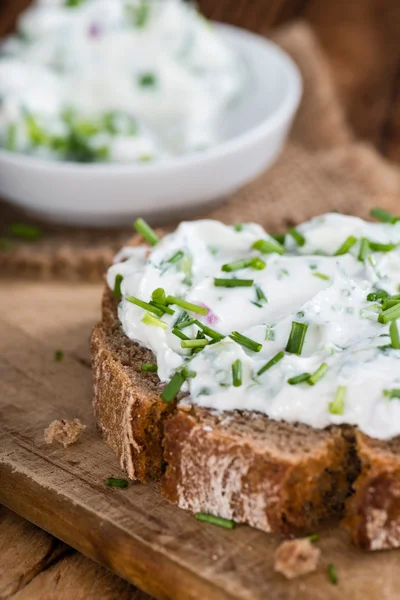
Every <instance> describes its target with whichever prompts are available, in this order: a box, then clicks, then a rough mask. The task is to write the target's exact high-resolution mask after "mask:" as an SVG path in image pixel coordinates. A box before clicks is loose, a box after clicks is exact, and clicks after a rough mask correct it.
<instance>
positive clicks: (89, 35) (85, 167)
mask: <svg viewBox="0 0 400 600" xmlns="http://www.w3.org/2000/svg"><path fill="white" fill-rule="evenodd" d="M300 96H301V80H300V76H299V73H298V71H297V69H296V67H295V65H294V64H293V63H292V61H291V60H290V59H289V58H288V57H287V56H286V55H285V54H284V53H283V52H282V51H281V50H279V49H278V48H277V47H276V46H275V45H274V44H272V43H271V42H268V41H267V40H264V39H263V38H260V37H258V36H256V35H254V34H251V33H248V32H245V31H242V30H240V29H237V28H233V27H229V26H225V25H216V24H215V25H214V24H212V23H209V22H207V21H206V20H205V19H204V18H203V17H202V16H201V15H199V14H198V12H197V11H196V9H195V8H194V7H193V6H192V5H191V4H189V3H184V2H182V1H181V0H118V1H116V0H38V1H37V2H36V3H34V4H33V5H32V6H31V7H30V8H29V9H28V10H27V11H25V13H23V14H22V15H21V16H20V18H19V22H18V27H17V33H16V34H15V35H13V36H11V37H9V38H7V39H6V40H5V41H4V42H3V43H2V45H1V46H0V194H1V196H3V197H5V198H7V199H9V200H10V201H13V202H15V203H16V204H18V205H20V206H21V207H23V208H25V209H27V210H29V211H31V212H34V213H36V214H38V215H41V216H44V217H47V218H50V219H52V220H55V221H61V222H69V223H72V224H78V223H82V224H87V225H103V224H106V225H112V224H119V223H123V222H126V219H127V218H130V217H133V216H134V215H135V214H138V213H140V214H145V215H146V216H150V217H151V216H152V215H153V218H158V219H159V220H160V219H162V217H163V215H166V214H168V215H170V214H171V211H176V212H177V211H179V213H181V211H182V209H184V210H186V211H190V210H191V209H192V208H194V207H196V206H198V205H199V204H201V203H206V202H210V201H214V200H217V199H219V198H221V197H223V196H224V195H226V194H229V193H230V192H232V191H234V190H235V189H237V188H238V187H240V186H241V185H243V184H244V183H246V182H248V181H249V180H251V179H252V178H253V177H255V176H256V175H257V174H259V173H260V172H261V171H262V170H263V169H265V168H266V167H267V166H268V165H269V164H270V163H271V162H272V161H273V160H274V159H275V157H276V156H277V154H278V152H279V150H280V149H281V147H282V145H283V142H284V139H285V137H286V134H287V131H288V129H289V127H290V124H291V121H292V119H293V116H294V113H295V111H296V109H297V106H298V103H299V100H300Z"/></svg>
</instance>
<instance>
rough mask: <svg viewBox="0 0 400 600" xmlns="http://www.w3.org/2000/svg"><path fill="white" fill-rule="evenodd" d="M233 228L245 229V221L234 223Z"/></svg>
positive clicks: (236, 229) (237, 229)
mask: <svg viewBox="0 0 400 600" xmlns="http://www.w3.org/2000/svg"><path fill="white" fill-rule="evenodd" d="M233 229H234V230H235V231H243V223H235V224H234V225H233Z"/></svg>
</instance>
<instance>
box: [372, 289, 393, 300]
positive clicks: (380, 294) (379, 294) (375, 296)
mask: <svg viewBox="0 0 400 600" xmlns="http://www.w3.org/2000/svg"><path fill="white" fill-rule="evenodd" d="M388 296H389V294H388V293H387V292H385V290H376V292H371V293H370V294H368V296H367V301H368V302H375V301H376V300H383V299H384V298H387V297H388Z"/></svg>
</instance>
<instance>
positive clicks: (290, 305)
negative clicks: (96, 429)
mask: <svg viewBox="0 0 400 600" xmlns="http://www.w3.org/2000/svg"><path fill="white" fill-rule="evenodd" d="M399 244H400V222H396V223H394V224H391V223H370V222H366V221H363V220H361V219H359V218H355V217H349V216H343V215H340V214H336V213H330V214H326V215H324V216H321V217H318V218H315V219H313V220H311V221H309V222H307V223H304V224H303V225H301V226H300V227H298V228H297V229H296V230H294V231H292V233H289V234H286V236H285V242H284V245H281V244H280V243H279V242H277V241H276V240H275V239H274V238H273V237H271V236H269V235H268V234H267V233H266V232H265V231H264V229H263V228H262V227H261V226H260V225H257V224H254V223H248V224H242V225H236V226H230V225H224V224H222V223H220V222H217V221H210V220H201V221H194V222H185V223H182V224H181V225H180V226H179V227H178V228H177V230H176V231H175V232H174V233H172V234H169V235H166V236H165V237H164V238H163V239H161V240H160V241H159V242H158V243H157V244H156V245H154V246H153V247H152V248H150V249H149V247H142V246H141V247H137V248H124V249H123V250H122V251H121V252H120V254H119V255H117V257H116V262H115V264H114V265H113V266H112V267H111V268H110V269H109V271H108V285H109V286H110V287H111V288H112V289H114V287H115V284H116V278H117V276H119V277H118V278H117V282H118V286H119V285H120V289H121V294H122V299H121V302H120V304H119V318H120V321H121V324H122V328H123V331H124V332H125V334H126V335H127V336H128V337H129V338H130V339H131V340H133V341H135V342H138V343H139V344H141V345H143V346H145V347H146V348H149V349H151V350H152V351H153V353H154V355H155V357H156V360H157V366H158V375H159V377H160V379H161V381H163V382H167V381H169V380H170V379H171V377H172V376H173V375H174V373H177V372H178V373H179V372H182V369H185V371H184V372H185V373H188V372H189V375H188V376H187V377H186V381H185V383H184V387H183V388H182V389H184V390H185V389H186V390H187V391H188V392H189V394H190V396H189V400H190V401H191V402H193V403H195V404H197V405H200V406H203V407H209V408H212V409H216V410H221V411H227V410H233V409H238V410H249V411H258V412H261V413H265V414H266V415H268V416H269V417H270V418H272V419H282V420H285V421H288V422H296V421H298V422H302V423H306V424H308V425H311V426H313V427H317V428H323V427H326V426H328V425H330V424H339V423H349V424H352V425H357V426H358V427H359V428H360V429H361V430H362V431H363V432H365V433H366V434H368V435H370V436H372V437H376V438H380V439H385V438H390V437H393V436H396V435H399V434H400V339H399V334H398V331H397V323H396V319H397V317H399V318H400V296H398V294H399V289H400V288H399V286H400V245H399ZM221 280H222V282H221ZM243 281H244V282H245V283H243ZM160 288H161V289H162V290H164V292H165V296H166V297H167V304H164V306H166V307H167V308H168V310H169V312H172V311H174V312H173V314H169V312H164V311H163V310H162V308H161V309H160V311H159V312H158V314H154V313H152V312H151V311H150V312H149V311H147V310H146V306H147V305H143V306H144V308H143V306H140V305H138V304H135V303H134V302H135V301H136V300H139V303H140V302H142V303H143V302H145V303H149V302H151V301H155V302H156V301H157V300H160V301H161V306H163V305H162V302H165V297H164V296H163V294H162V293H161V291H160ZM155 290H158V291H157V292H156V294H155V296H152V294H153V292H154V291H155ZM168 296H170V297H172V298H169V299H168ZM152 298H153V300H152ZM174 299H175V300H174ZM182 301H183V303H184V302H189V303H190V304H193V305H195V306H194V307H191V308H189V309H185V310H184V309H183V308H182ZM175 302H177V303H175ZM156 304H157V302H156ZM158 304H159V303H158ZM150 306H154V305H150ZM159 306H160V304H159ZM196 306H197V307H199V308H198V309H196ZM200 309H201V310H200ZM197 310H198V311H199V312H197ZM183 319H186V321H187V323H188V326H184V323H182V321H183ZM188 319H190V320H188ZM193 320H195V321H196V322H193ZM207 328H210V330H211V331H210V330H209V329H207ZM233 332H236V333H233ZM182 334H183V337H184V338H186V341H185V340H183V339H181V337H182ZM218 334H219V335H218ZM238 334H239V335H238ZM179 336H181V337H179ZM230 336H232V337H230ZM187 339H188V340H189V343H188V344H187ZM193 340H197V341H196V342H194V343H193ZM200 340H202V341H200ZM182 345H189V348H184V347H182Z"/></svg>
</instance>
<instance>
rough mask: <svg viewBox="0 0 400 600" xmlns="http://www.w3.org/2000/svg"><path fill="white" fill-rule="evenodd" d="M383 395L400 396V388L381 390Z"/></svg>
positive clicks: (389, 396)
mask: <svg viewBox="0 0 400 600" xmlns="http://www.w3.org/2000/svg"><path fill="white" fill-rule="evenodd" d="M383 395H384V396H387V397H388V398H390V399H392V398H400V390H399V389H392V390H383Z"/></svg>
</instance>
